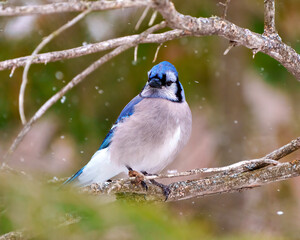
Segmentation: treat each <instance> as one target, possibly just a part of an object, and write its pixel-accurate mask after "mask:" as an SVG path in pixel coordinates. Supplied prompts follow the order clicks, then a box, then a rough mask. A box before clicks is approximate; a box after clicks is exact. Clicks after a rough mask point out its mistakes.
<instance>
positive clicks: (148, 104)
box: [64, 61, 192, 194]
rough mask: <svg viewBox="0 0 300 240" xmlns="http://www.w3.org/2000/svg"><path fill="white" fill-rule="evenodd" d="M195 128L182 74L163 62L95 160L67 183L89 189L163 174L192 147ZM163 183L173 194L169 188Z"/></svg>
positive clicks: (152, 70) (151, 71)
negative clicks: (120, 176)
mask: <svg viewBox="0 0 300 240" xmlns="http://www.w3.org/2000/svg"><path fill="white" fill-rule="evenodd" d="M191 130H192V114H191V110H190V108H189V105H188V103H187V102H186V99H185V94H184V89H183V86H182V84H181V83H180V81H179V78H178V72H177V70H176V68H175V67H174V66H173V65H172V64H171V63H169V62H167V61H163V62H160V63H159V64H157V65H155V66H153V67H152V69H151V70H150V71H149V72H148V80H147V82H146V85H145V86H144V88H143V89H142V91H141V92H140V93H139V94H138V95H137V96H136V97H134V98H133V99H132V100H131V101H130V102H129V103H128V104H127V105H126V106H125V108H124V109H123V110H122V111H121V113H120V115H119V117H118V118H117V120H116V122H115V123H114V124H113V126H112V128H111V129H110V131H109V132H108V134H107V135H106V137H105V138H104V140H103V142H102V144H101V146H100V148H99V149H98V150H97V151H96V152H95V154H94V155H93V156H92V158H91V159H90V161H89V162H88V163H87V164H86V165H85V166H84V167H83V168H81V169H80V170H79V171H78V172H76V173H75V174H74V175H73V176H71V177H70V178H69V179H68V180H67V181H65V183H64V184H68V183H71V182H75V183H74V184H76V185H77V186H80V187H84V186H88V185H91V184H92V183H98V184H102V183H104V182H106V181H107V180H110V179H111V178H112V177H114V176H116V175H118V174H119V173H122V172H125V173H129V175H130V176H136V174H139V173H141V174H142V175H152V174H156V173H159V172H160V171H162V170H163V169H164V168H165V167H166V166H167V165H169V164H170V163H171V162H172V161H173V160H174V159H175V157H176V156H177V154H178V153H179V152H180V150H181V149H182V148H183V147H184V146H185V145H186V143H187V142H188V140H189V138H190V134H191ZM143 183H144V182H143ZM153 183H157V182H156V181H153ZM144 184H145V183H144ZM157 185H159V186H161V187H163V190H164V193H165V194H168V190H167V189H166V188H164V186H165V185H163V184H159V183H157Z"/></svg>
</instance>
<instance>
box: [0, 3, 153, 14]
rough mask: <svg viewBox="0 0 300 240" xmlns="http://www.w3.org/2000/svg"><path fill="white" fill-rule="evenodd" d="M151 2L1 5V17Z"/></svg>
mask: <svg viewBox="0 0 300 240" xmlns="http://www.w3.org/2000/svg"><path fill="white" fill-rule="evenodd" d="M150 3H151V1H150V0H125V1H104V0H102V1H69V2H59V3H51V4H44V5H27V6H12V7H9V6H5V5H0V16H22V15H30V14H53V13H64V12H82V11H85V10H87V9H91V10H92V11H100V10H102V11H103V10H112V9H120V8H131V7H142V6H148V5H149V4H150Z"/></svg>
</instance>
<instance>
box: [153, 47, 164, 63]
mask: <svg viewBox="0 0 300 240" xmlns="http://www.w3.org/2000/svg"><path fill="white" fill-rule="evenodd" d="M162 45H163V43H160V44H159V45H158V46H157V48H156V51H155V54H154V58H153V61H152V62H153V63H154V62H155V61H156V59H157V55H158V52H159V49H160V48H161V46H162Z"/></svg>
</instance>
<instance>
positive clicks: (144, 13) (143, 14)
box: [134, 6, 150, 31]
mask: <svg viewBox="0 0 300 240" xmlns="http://www.w3.org/2000/svg"><path fill="white" fill-rule="evenodd" d="M149 9H150V6H147V7H146V8H145V10H144V11H143V13H142V15H141V17H140V19H139V20H138V22H137V24H136V25H135V28H134V30H135V31H137V30H138V29H139V27H140V26H141V24H142V22H143V21H144V19H145V17H146V16H147V13H148V12H149Z"/></svg>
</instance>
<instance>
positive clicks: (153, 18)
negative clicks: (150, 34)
mask: <svg viewBox="0 0 300 240" xmlns="http://www.w3.org/2000/svg"><path fill="white" fill-rule="evenodd" d="M156 16H157V11H154V12H153V14H152V16H151V18H150V21H149V23H148V26H152V25H153V23H154V21H155V19H156Z"/></svg>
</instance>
